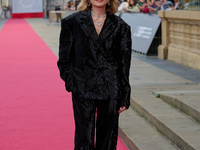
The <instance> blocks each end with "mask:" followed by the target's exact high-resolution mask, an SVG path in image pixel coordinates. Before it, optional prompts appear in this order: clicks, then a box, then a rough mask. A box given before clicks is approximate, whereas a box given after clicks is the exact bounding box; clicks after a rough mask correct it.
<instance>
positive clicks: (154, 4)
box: [151, 0, 160, 14]
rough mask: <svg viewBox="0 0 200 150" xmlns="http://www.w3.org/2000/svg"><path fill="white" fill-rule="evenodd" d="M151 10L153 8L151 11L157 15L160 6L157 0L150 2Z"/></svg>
mask: <svg viewBox="0 0 200 150" xmlns="http://www.w3.org/2000/svg"><path fill="white" fill-rule="evenodd" d="M151 8H153V9H152V11H153V12H155V13H156V14H157V13H158V10H159V9H160V5H159V4H158V1H157V0H152V3H151Z"/></svg>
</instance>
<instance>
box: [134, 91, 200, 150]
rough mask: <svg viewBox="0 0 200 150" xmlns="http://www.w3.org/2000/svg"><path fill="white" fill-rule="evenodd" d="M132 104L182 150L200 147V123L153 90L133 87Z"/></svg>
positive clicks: (195, 149) (193, 149)
mask: <svg viewBox="0 0 200 150" xmlns="http://www.w3.org/2000/svg"><path fill="white" fill-rule="evenodd" d="M131 106H132V108H133V109H135V110H136V111H137V112H138V113H139V114H140V115H142V116H143V117H144V118H146V119H147V120H148V121H149V122H150V123H151V124H152V125H154V126H155V127H156V128H157V129H158V130H159V131H160V132H161V133H162V134H163V135H164V136H166V137H167V138H168V139H169V140H170V141H172V142H173V143H174V144H175V145H176V146H177V147H179V148H180V149H181V150H199V149H200V142H199V141H200V140H199V139H200V125H199V123H198V122H196V121H194V120H193V119H191V118H190V117H189V116H187V115H186V114H184V113H182V112H180V111H179V110H178V109H176V108H174V107H172V106H170V105H168V104H167V103H166V102H164V101H163V100H161V99H159V98H156V97H155V95H154V94H153V93H152V91H149V90H148V89H147V90H146V91H145V88H144V87H140V88H139V87H137V88H134V87H133V88H132V95H131Z"/></svg>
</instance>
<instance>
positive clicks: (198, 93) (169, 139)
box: [119, 84, 200, 150]
mask: <svg viewBox="0 0 200 150" xmlns="http://www.w3.org/2000/svg"><path fill="white" fill-rule="evenodd" d="M199 122H200V85H199V84H191V85H165V86H163V85H160V86H144V87H142V86H140V87H132V95H131V108H130V109H129V110H127V111H125V112H123V113H122V114H121V115H120V124H119V127H120V129H119V135H120V137H121V138H122V140H123V141H124V142H125V144H126V145H127V147H128V148H129V149H130V150H138V149H139V150H174V149H181V150H200V123H199Z"/></svg>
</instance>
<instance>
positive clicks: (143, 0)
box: [138, 0, 145, 12]
mask: <svg viewBox="0 0 200 150" xmlns="http://www.w3.org/2000/svg"><path fill="white" fill-rule="evenodd" d="M143 4H145V0H140V1H139V3H138V5H139V6H138V8H139V10H140V12H142V9H143V7H142V6H143Z"/></svg>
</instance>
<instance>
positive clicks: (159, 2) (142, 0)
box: [65, 0, 183, 13]
mask: <svg viewBox="0 0 200 150" xmlns="http://www.w3.org/2000/svg"><path fill="white" fill-rule="evenodd" d="M79 3H80V0H78V1H72V0H71V1H68V2H67V4H66V6H65V9H66V10H72V11H74V10H77V6H78V4H79ZM182 6H183V3H181V2H179V0H173V3H172V2H171V1H168V0H122V1H121V0H119V7H118V11H119V12H142V13H150V12H151V13H157V12H158V10H178V9H182Z"/></svg>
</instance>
